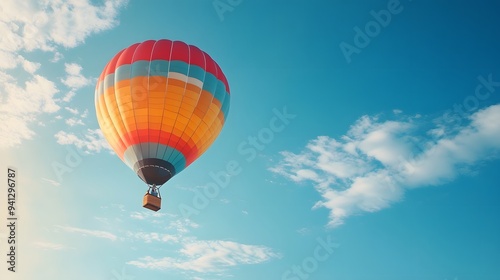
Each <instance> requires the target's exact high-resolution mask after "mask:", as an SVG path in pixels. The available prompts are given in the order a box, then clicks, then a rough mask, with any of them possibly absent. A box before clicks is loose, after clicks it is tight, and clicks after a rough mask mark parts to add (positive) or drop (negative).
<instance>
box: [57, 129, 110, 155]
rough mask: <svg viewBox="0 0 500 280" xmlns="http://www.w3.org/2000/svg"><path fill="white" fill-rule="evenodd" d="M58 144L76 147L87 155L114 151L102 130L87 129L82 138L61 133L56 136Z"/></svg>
mask: <svg viewBox="0 0 500 280" xmlns="http://www.w3.org/2000/svg"><path fill="white" fill-rule="evenodd" d="M54 136H55V137H56V139H57V143H59V144H61V145H75V146H76V147H77V148H79V149H81V150H82V151H84V152H86V153H89V154H90V153H98V152H100V151H101V150H108V151H110V152H111V151H112V149H111V147H110V146H109V144H108V142H107V141H106V139H104V136H103V135H102V132H101V130H100V129H87V131H86V132H85V133H84V134H83V135H80V136H77V135H75V134H73V133H68V132H65V131H59V132H57V133H56V134H55V135H54Z"/></svg>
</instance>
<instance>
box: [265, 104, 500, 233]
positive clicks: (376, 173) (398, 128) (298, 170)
mask: <svg viewBox="0 0 500 280" xmlns="http://www.w3.org/2000/svg"><path fill="white" fill-rule="evenodd" d="M398 115H399V113H398ZM419 117H420V116H417V117H406V118H405V119H400V120H385V121H382V120H380V119H379V117H370V116H363V117H362V118H360V119H359V120H358V121H357V122H356V123H355V124H354V125H353V126H352V127H351V128H350V130H349V131H348V132H347V134H346V135H344V136H342V137H341V138H340V139H334V138H330V137H328V136H320V137H318V138H316V139H314V140H311V141H310V142H309V143H308V144H307V146H306V148H305V149H304V151H302V152H301V153H299V154H295V153H291V152H282V153H281V154H282V157H283V159H282V160H281V162H280V163H279V164H278V165H277V166H274V167H272V168H270V170H271V171H272V172H275V173H277V174H281V175H283V176H285V177H286V178H288V179H290V180H293V181H295V182H307V181H309V182H312V183H313V184H314V186H315V189H316V190H317V191H318V192H319V193H320V194H321V196H322V200H321V201H318V202H317V203H316V204H315V205H314V207H313V208H314V209H316V208H320V207H325V208H327V209H329V210H330V214H329V218H330V219H329V222H328V225H329V226H338V225H341V224H342V223H344V220H345V219H346V218H347V217H349V216H351V215H354V214H357V213H362V212H375V211H379V210H381V209H383V208H386V207H389V206H390V205H391V204H392V203H394V202H397V201H399V200H400V199H401V198H402V196H403V194H404V191H405V189H407V188H416V187H424V186H430V185H438V184H442V183H445V182H449V181H451V180H453V179H454V178H455V177H456V176H457V175H458V174H460V173H461V170H463V168H464V167H468V168H470V167H473V166H474V165H476V164H478V163H479V162H482V161H484V160H488V159H491V158H496V157H497V156H498V153H499V152H500V123H499V121H498V120H500V105H493V106H490V107H488V108H485V109H483V110H481V111H478V112H476V113H474V114H473V115H471V116H470V117H469V120H468V121H469V123H468V124H467V125H462V126H459V125H456V124H450V123H446V122H443V121H437V126H438V127H439V128H441V131H442V132H441V133H434V132H433V129H435V128H433V129H430V130H427V131H422V127H423V126H424V125H425V123H422V122H423V121H422V120H418V121H417V119H419ZM401 118H402V117H401ZM422 132H424V133H422Z"/></svg>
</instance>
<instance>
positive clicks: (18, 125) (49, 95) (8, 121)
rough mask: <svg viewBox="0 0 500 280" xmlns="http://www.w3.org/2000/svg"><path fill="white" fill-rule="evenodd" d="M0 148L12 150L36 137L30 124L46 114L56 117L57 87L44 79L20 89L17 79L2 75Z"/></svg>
mask: <svg viewBox="0 0 500 280" xmlns="http://www.w3.org/2000/svg"><path fill="white" fill-rule="evenodd" d="M0 85H1V86H0V97H1V99H3V100H2V105H0V121H1V123H2V126H0V136H1V137H0V147H7V148H8V147H12V146H15V145H18V144H20V143H21V141H23V140H26V139H31V137H32V136H33V135H34V134H35V133H34V132H33V130H32V128H30V127H29V126H30V124H31V123H32V122H35V121H36V118H37V116H38V115H40V114H42V113H54V112H57V111H58V110H59V106H58V105H57V104H56V103H55V101H54V96H55V95H56V94H57V92H58V90H57V88H56V86H55V84H54V83H53V82H51V81H49V80H47V79H46V78H44V77H42V76H40V75H33V77H32V79H31V80H28V81H26V82H25V84H24V86H22V87H21V86H19V85H18V84H17V82H16V81H15V79H14V78H13V77H12V76H10V75H7V74H5V73H3V72H1V71H0Z"/></svg>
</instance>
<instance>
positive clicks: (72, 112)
mask: <svg viewBox="0 0 500 280" xmlns="http://www.w3.org/2000/svg"><path fill="white" fill-rule="evenodd" d="M64 109H65V110H66V111H68V112H70V113H71V114H73V115H78V113H79V112H78V109H76V108H70V107H64Z"/></svg>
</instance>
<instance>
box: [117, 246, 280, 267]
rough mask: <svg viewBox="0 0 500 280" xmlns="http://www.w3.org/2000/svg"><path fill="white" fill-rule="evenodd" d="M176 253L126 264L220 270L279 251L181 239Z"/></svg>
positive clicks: (247, 262)
mask: <svg viewBox="0 0 500 280" xmlns="http://www.w3.org/2000/svg"><path fill="white" fill-rule="evenodd" d="M178 252H179V254H178V255H179V257H176V258H172V257H164V258H154V257H151V256H146V257H142V258H139V259H137V260H133V261H129V262H127V264H130V265H133V266H136V267H139V268H146V269H152V270H168V269H179V270H183V271H194V272H202V273H210V272H221V271H224V270H225V269H226V268H228V267H233V266H237V265H242V264H258V263H262V262H265V261H268V260H270V259H273V258H279V257H280V255H279V254H277V253H275V252H274V251H273V250H272V249H270V248H268V247H265V246H257V245H246V244H241V243H237V242H233V241H223V240H193V241H188V242H184V244H182V248H181V249H180V250H179V251H178Z"/></svg>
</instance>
